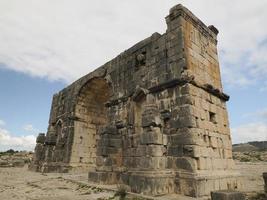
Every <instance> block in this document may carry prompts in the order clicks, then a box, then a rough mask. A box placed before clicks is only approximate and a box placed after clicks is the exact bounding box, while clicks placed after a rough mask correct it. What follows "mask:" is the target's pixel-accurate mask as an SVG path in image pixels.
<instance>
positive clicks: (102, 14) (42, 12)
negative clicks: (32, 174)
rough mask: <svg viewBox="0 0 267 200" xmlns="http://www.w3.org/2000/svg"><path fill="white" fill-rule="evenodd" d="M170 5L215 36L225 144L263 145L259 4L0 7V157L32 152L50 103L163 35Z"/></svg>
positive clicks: (124, 1)
mask: <svg viewBox="0 0 267 200" xmlns="http://www.w3.org/2000/svg"><path fill="white" fill-rule="evenodd" d="M178 3H183V5H185V6H186V7H188V8H189V9H190V10H191V11H192V12H193V13H194V14H195V15H197V16H198V17H199V18H200V19H201V20H203V22H204V23H205V24H207V25H210V24H213V25H215V26H216V27H217V28H218V29H219V31H220V33H219V36H218V41H219V42H218V50H219V57H220V65H221V73H222V79H223V85H224V91H225V92H226V93H227V94H229V95H230V96H231V98H230V101H229V102H228V111H229V117H230V118H229V119H230V125H231V132H232V137H233V142H234V143H237V142H246V141H251V140H267V101H266V99H267V28H266V26H265V24H266V19H267V12H266V7H267V0H261V1H249V0H233V1H224V0H217V1H214V0H198V1H194V0H181V1H175V0H164V1H163V0H147V1H141V0H136V1H130V0H117V1H115V3H114V1H112V2H111V1H108V0H102V1H96V0H92V1H86V0H77V1H68V0H65V1H63V0H58V1H52V0H46V1H45V0H43V1H38V2H37V1H32V0H27V1H21V0H13V1H10V0H0V44H1V46H0V89H1V90H0V91H1V95H0V97H1V98H0V150H5V149H8V148H15V149H18V150H21V149H28V150H32V149H33V147H34V143H35V137H36V135H37V133H38V132H45V131H46V128H47V124H48V117H49V111H50V106H51V99H52V95H53V94H54V93H55V92H57V91H59V90H61V89H62V88H64V87H65V86H66V85H68V84H69V83H71V82H72V81H74V80H76V79H77V78H79V77H80V76H82V75H84V74H86V73H88V72H90V71H92V70H94V69H95V68H96V67H98V66H100V65H102V64H103V63H105V62H107V61H108V60H110V59H111V58H113V57H115V56H116V55H118V54H119V53H121V52H122V51H124V50H125V49H127V48H129V47H131V46H132V45H134V44H135V43H137V42H138V41H140V40H142V39H144V38H146V37H148V36H150V35H151V34H152V33H153V32H159V33H163V32H165V30H166V23H165V21H164V17H165V16H166V15H167V14H168V11H169V9H170V8H171V7H172V6H174V5H176V4H178ZM103 5H105V6H103Z"/></svg>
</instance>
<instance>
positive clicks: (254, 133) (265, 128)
mask: <svg viewBox="0 0 267 200" xmlns="http://www.w3.org/2000/svg"><path fill="white" fill-rule="evenodd" d="M231 132H232V138H233V143H234V144H235V143H244V142H249V141H267V124H266V123H263V122H255V123H248V124H244V125H241V126H238V127H235V128H232V129H231Z"/></svg>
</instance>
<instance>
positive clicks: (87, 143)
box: [70, 78, 112, 171]
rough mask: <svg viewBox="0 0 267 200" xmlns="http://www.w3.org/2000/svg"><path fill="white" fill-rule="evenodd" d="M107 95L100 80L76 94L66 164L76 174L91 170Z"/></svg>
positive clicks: (105, 113)
mask: <svg viewBox="0 0 267 200" xmlns="http://www.w3.org/2000/svg"><path fill="white" fill-rule="evenodd" d="M111 93H112V89H111V86H110V84H108V83H107V81H106V80H105V79H104V78H93V79H90V80H89V81H88V82H86V83H85V84H84V85H83V86H82V87H81V89H80V91H79V92H78V96H77V99H76V102H75V109H74V112H75V117H76V119H77V120H75V121H74V137H73V145H72V152H71V160H70V163H71V165H72V166H73V167H75V168H77V169H79V170H82V171H83V170H84V171H88V170H89V171H91V170H92V171H94V170H95V166H96V150H97V148H96V147H97V144H96V143H97V140H98V137H99V136H98V134H97V130H98V128H99V127H101V126H104V125H106V124H107V123H108V110H107V108H106V106H105V103H106V102H107V101H108V100H109V99H110V96H111Z"/></svg>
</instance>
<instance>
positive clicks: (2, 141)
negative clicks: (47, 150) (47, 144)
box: [0, 128, 36, 151]
mask: <svg viewBox="0 0 267 200" xmlns="http://www.w3.org/2000/svg"><path fill="white" fill-rule="evenodd" d="M35 140H36V137H35V136H34V135H26V136H12V135H11V134H10V133H9V131H8V130H6V129H3V128H0V151H6V150H8V149H14V150H30V151H32V150H33V149H34V146H35Z"/></svg>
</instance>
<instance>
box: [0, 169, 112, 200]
mask: <svg viewBox="0 0 267 200" xmlns="http://www.w3.org/2000/svg"><path fill="white" fill-rule="evenodd" d="M86 177H87V175H86V174H84V175H69V174H55V173H51V174H41V173H35V172H31V171H29V170H28V169H27V167H24V168H0V199H1V200H13V199H14V200H15V199H16V200H88V199H90V200H91V199H92V200H94V199H107V198H109V197H112V196H113V195H114V192H112V191H107V190H102V189H100V188H97V187H93V186H88V185H86V184H83V180H84V179H86ZM75 179H79V180H80V181H79V182H77V181H76V180H75Z"/></svg>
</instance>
